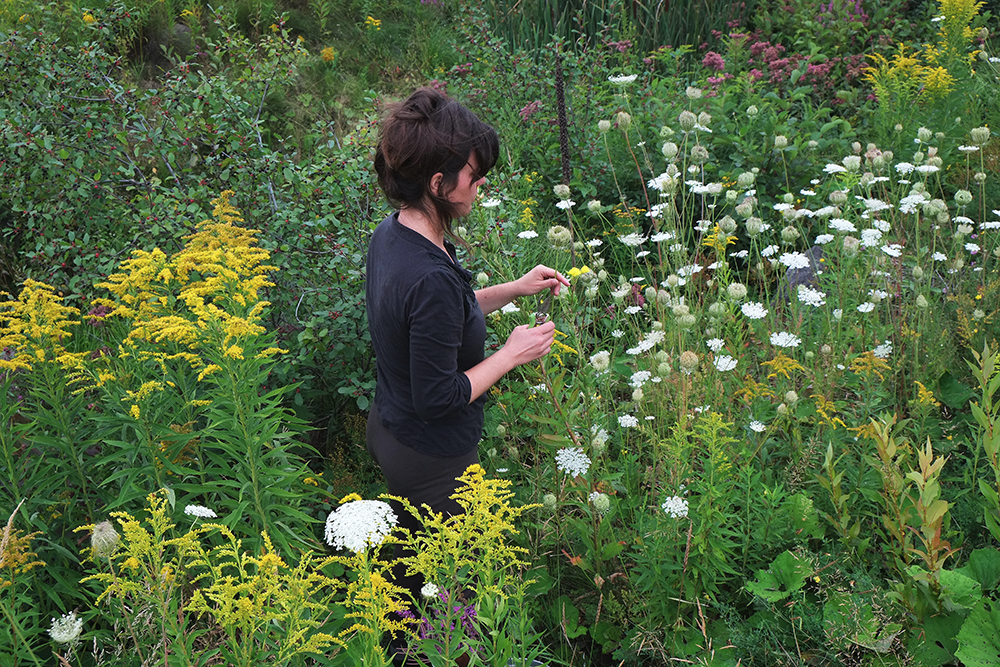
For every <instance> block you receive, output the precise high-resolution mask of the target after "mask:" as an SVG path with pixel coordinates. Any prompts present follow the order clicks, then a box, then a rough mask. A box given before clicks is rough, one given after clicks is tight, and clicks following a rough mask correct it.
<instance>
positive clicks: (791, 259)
mask: <svg viewBox="0 0 1000 667" xmlns="http://www.w3.org/2000/svg"><path fill="white" fill-rule="evenodd" d="M778 261H779V262H781V263H782V264H784V265H785V266H787V267H788V268H790V269H805V268H808V266H809V256H808V255H804V254H802V253H801V252H786V253H782V255H781V257H779V258H778Z"/></svg>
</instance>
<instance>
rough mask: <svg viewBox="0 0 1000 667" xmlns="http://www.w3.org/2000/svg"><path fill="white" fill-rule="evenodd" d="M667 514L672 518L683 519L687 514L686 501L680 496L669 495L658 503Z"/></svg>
mask: <svg viewBox="0 0 1000 667" xmlns="http://www.w3.org/2000/svg"><path fill="white" fill-rule="evenodd" d="M660 507H662V508H663V511H664V512H666V513H667V515H668V516H670V517H672V518H674V519H684V518H687V515H688V501H686V500H685V499H684V498H681V497H680V496H670V497H669V498H667V499H666V500H664V501H663V504H662V505H660Z"/></svg>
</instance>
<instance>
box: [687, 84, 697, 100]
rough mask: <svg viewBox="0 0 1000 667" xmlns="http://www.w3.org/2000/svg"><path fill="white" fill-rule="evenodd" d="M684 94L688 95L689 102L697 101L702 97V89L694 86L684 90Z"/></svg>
mask: <svg viewBox="0 0 1000 667" xmlns="http://www.w3.org/2000/svg"><path fill="white" fill-rule="evenodd" d="M684 94H685V95H687V97H688V99H689V100H697V99H698V98H700V97H701V88H695V87H694V86H688V87H687V88H686V89H684Z"/></svg>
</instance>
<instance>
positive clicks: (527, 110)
mask: <svg viewBox="0 0 1000 667" xmlns="http://www.w3.org/2000/svg"><path fill="white" fill-rule="evenodd" d="M541 108H542V101H541V100H535V101H534V102H528V103H527V104H525V105H524V106H523V107H521V110H520V111H519V112H518V113H519V114H520V115H521V121H522V122H525V123H526V122H528V119H529V118H531V117H532V116H534V115H535V114H536V113H538V111H540V110H541Z"/></svg>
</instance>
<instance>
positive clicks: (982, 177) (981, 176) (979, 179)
mask: <svg viewBox="0 0 1000 667" xmlns="http://www.w3.org/2000/svg"><path fill="white" fill-rule="evenodd" d="M972 178H973V179H975V181H976V183H978V184H979V185H982V184H983V183H985V182H986V174H985V173H984V172H981V171H977V172H976V174H975V176H973V177H972Z"/></svg>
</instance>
